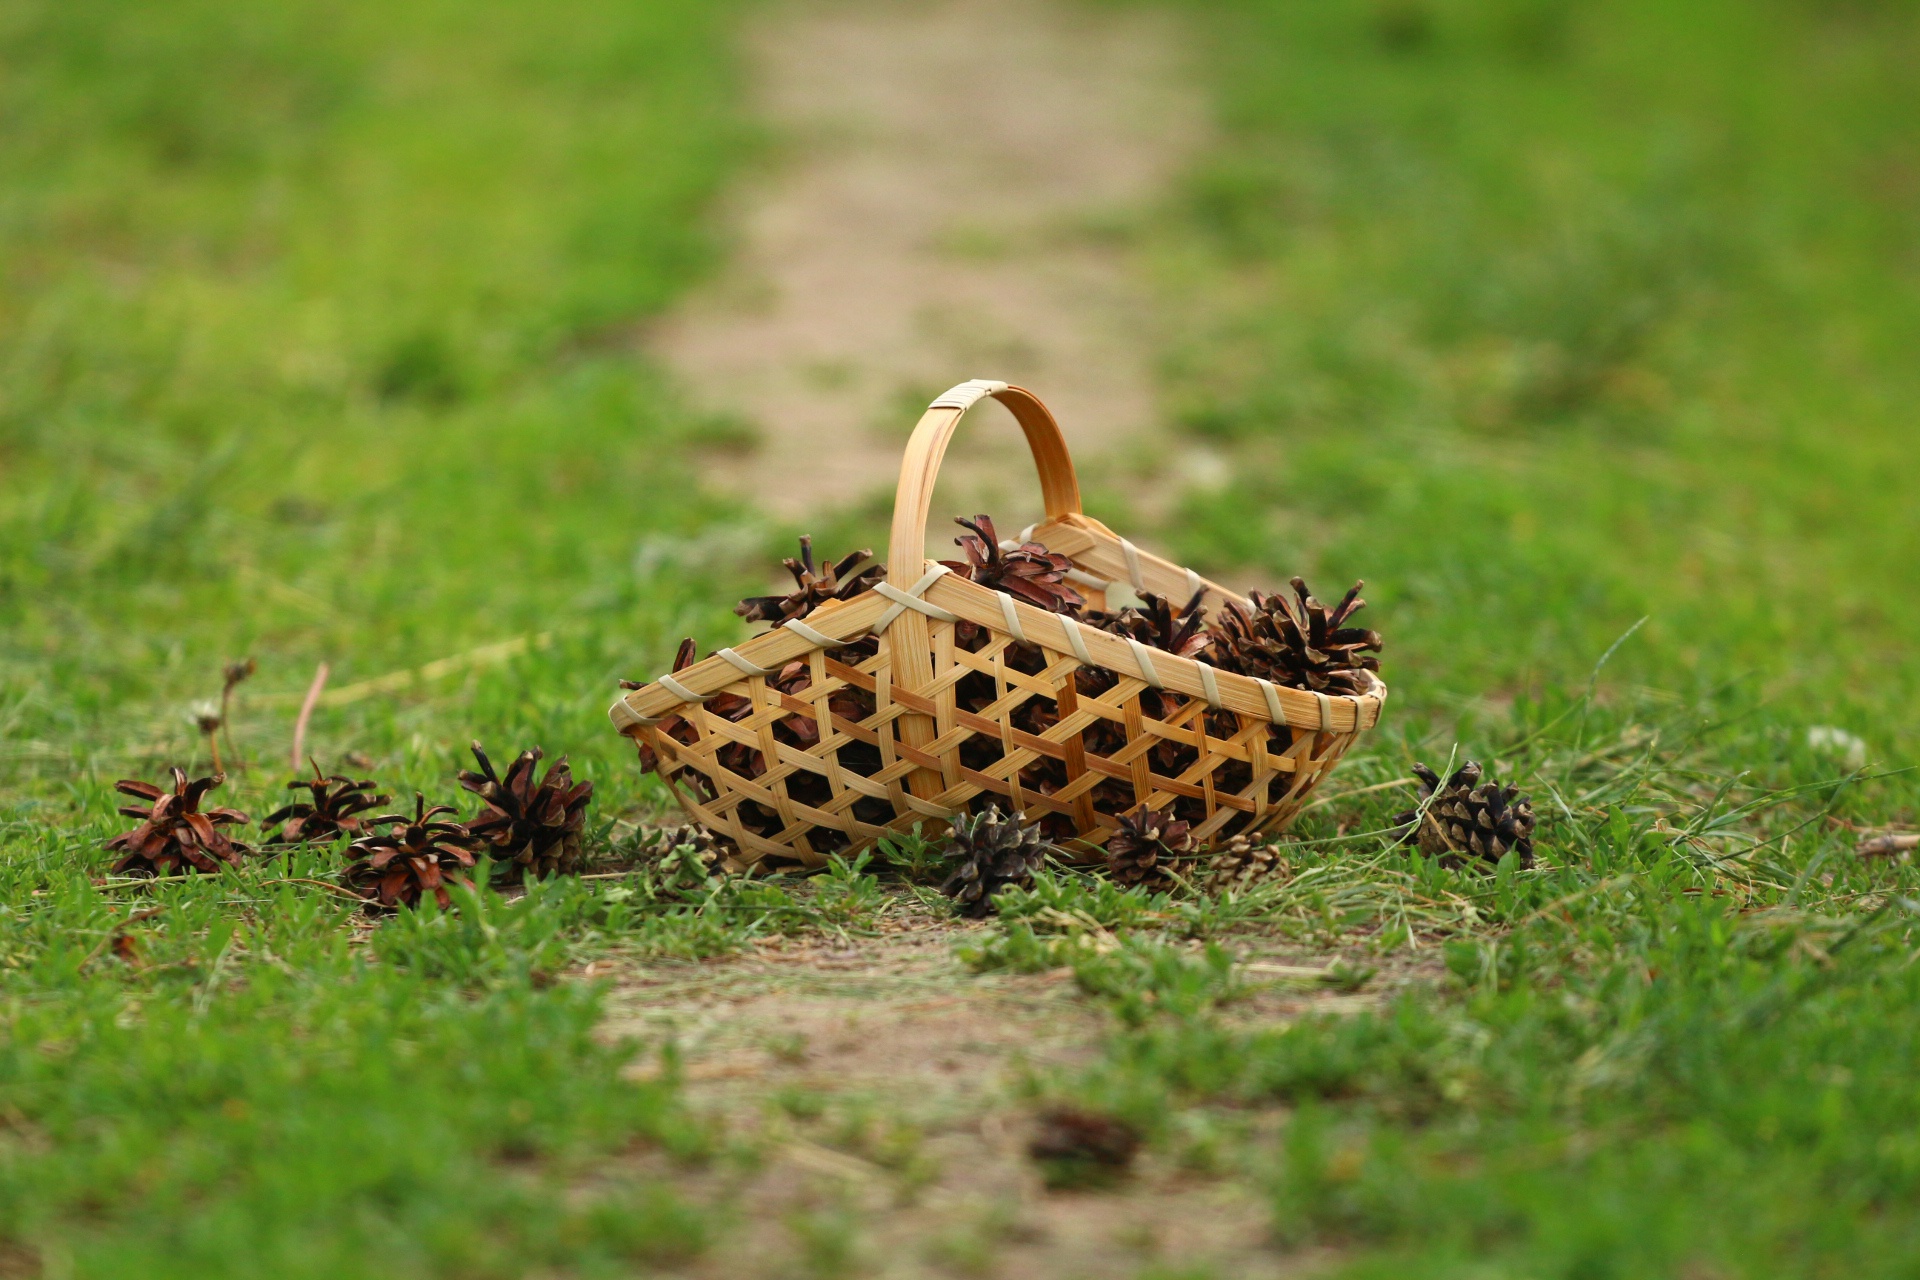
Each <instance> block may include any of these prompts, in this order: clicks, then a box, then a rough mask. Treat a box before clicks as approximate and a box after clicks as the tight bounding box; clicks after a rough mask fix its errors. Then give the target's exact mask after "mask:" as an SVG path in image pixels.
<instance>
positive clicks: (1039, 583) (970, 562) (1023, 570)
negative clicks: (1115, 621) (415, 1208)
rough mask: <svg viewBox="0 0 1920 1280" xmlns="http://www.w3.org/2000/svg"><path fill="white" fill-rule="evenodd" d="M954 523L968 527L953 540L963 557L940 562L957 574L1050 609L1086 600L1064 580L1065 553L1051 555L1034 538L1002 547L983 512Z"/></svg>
mask: <svg viewBox="0 0 1920 1280" xmlns="http://www.w3.org/2000/svg"><path fill="white" fill-rule="evenodd" d="M954 523H955V524H957V525H960V526H961V527H963V528H966V529H970V530H972V533H971V534H968V535H965V536H962V537H958V538H955V539H954V540H953V542H954V545H955V546H957V547H959V548H960V549H961V550H962V551H964V552H966V553H967V558H966V559H965V560H942V561H941V562H940V563H941V564H943V565H945V566H946V567H947V568H949V569H951V570H953V571H954V572H955V573H957V574H959V575H960V576H961V577H963V578H966V579H968V580H970V581H973V582H977V583H979V584H980V585H981V586H983V587H987V588H989V589H991V590H994V591H1004V592H1006V593H1007V594H1008V595H1010V596H1012V597H1013V598H1014V599H1016V600H1022V601H1025V602H1026V603H1027V604H1031V605H1037V606H1039V607H1040V608H1042V609H1046V610H1048V611H1049V612H1052V613H1074V612H1077V611H1078V610H1079V608H1080V607H1081V606H1082V605H1084V604H1085V603H1086V601H1085V600H1084V599H1082V598H1081V596H1080V593H1079V592H1078V591H1075V590H1074V589H1073V587H1072V585H1071V584H1070V583H1068V581H1067V572H1068V570H1070V569H1072V568H1073V561H1071V560H1069V559H1067V558H1066V557H1065V556H1062V555H1055V554H1054V553H1053V552H1051V551H1048V550H1047V549H1046V548H1045V547H1043V546H1041V545H1040V544H1039V543H1037V542H1023V543H1021V544H1020V545H1019V546H1017V547H1015V548H1014V549H1013V550H1011V551H1004V550H1002V549H1001V547H1000V538H999V535H998V534H996V533H995V532H994V529H993V521H992V519H991V518H989V517H987V516H984V515H978V516H975V517H974V518H973V519H971V520H967V519H963V518H956V519H955V520H954Z"/></svg>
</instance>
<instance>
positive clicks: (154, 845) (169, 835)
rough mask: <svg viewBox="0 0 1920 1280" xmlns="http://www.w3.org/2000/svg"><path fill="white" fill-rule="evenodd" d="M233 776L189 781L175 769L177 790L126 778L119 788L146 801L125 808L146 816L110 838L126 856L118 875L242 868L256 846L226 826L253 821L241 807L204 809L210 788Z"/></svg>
mask: <svg viewBox="0 0 1920 1280" xmlns="http://www.w3.org/2000/svg"><path fill="white" fill-rule="evenodd" d="M226 780H227V775H226V774H224V773H216V774H212V775H210V776H208V777H205V778H195V779H194V780H193V781H192V782H189V781H187V774H186V770H184V769H181V768H180V767H179V766H177V765H176V766H174V768H173V790H171V791H163V790H162V789H161V788H159V787H156V786H154V785H153V784H152V783H151V782H141V781H140V780H139V779H137V778H122V779H120V781H118V782H116V783H114V784H113V789H114V790H115V791H118V792H119V793H120V794H121V795H123V796H133V797H134V798H135V799H138V800H141V801H144V802H145V803H143V804H137V805H136V804H125V805H121V806H120V812H121V813H124V814H125V815H126V816H127V817H129V818H138V819H140V825H139V826H137V827H135V828H134V829H133V830H131V831H129V832H126V833H125V834H123V835H118V836H115V837H114V838H113V839H111V840H109V841H107V848H108V849H109V850H112V851H113V852H115V853H119V854H121V855H122V857H121V858H120V860H119V861H118V862H116V863H114V864H113V874H115V875H136V876H173V875H185V874H187V873H188V872H191V871H202V872H213V871H218V870H220V868H221V867H222V866H223V865H224V866H229V867H237V866H239V865H240V860H241V859H242V858H243V857H245V856H246V855H247V854H249V853H252V852H253V850H252V849H250V848H248V847H247V846H246V845H244V844H241V843H240V842H239V841H238V840H234V839H230V838H229V837H228V836H227V835H226V833H225V832H223V831H221V830H220V828H221V827H231V826H244V825H246V824H247V823H249V822H252V821H253V819H252V818H249V817H248V816H247V815H246V814H244V813H241V812H240V811H239V810H238V809H223V808H212V809H202V808H201V807H200V802H201V800H203V799H204V798H205V797H206V794H207V792H209V791H211V790H213V789H214V788H215V787H217V786H219V785H220V784H221V783H223V782H225V781H226Z"/></svg>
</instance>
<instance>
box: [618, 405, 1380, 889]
mask: <svg viewBox="0 0 1920 1280" xmlns="http://www.w3.org/2000/svg"><path fill="white" fill-rule="evenodd" d="M989 395H991V396H996V397H998V398H1000V399H1001V400H1002V401H1003V402H1006V403H1009V407H1010V408H1012V409H1013V410H1014V412H1015V416H1016V417H1017V418H1018V419H1019V421H1020V423H1021V425H1022V427H1023V428H1024V429H1026V431H1027V434H1028V438H1029V442H1030V443H1031V444H1032V445H1033V447H1034V454H1035V459H1036V462H1038V463H1039V464H1040V468H1041V475H1042V483H1043V490H1044V492H1045V494H1046V496H1047V500H1048V506H1049V516H1050V519H1049V520H1048V521H1047V522H1045V523H1043V524H1042V525H1040V526H1038V527H1037V528H1036V529H1034V530H1032V531H1030V535H1031V536H1032V537H1034V538H1035V539H1036V540H1038V541H1041V542H1043V543H1045V544H1046V545H1047V546H1048V547H1049V548H1050V549H1051V550H1054V551H1057V552H1059V553H1060V554H1062V555H1066V556H1068V557H1069V558H1070V559H1072V561H1073V562H1074V564H1075V566H1076V573H1075V575H1074V577H1075V580H1076V581H1079V582H1081V583H1082V584H1083V589H1084V590H1085V591H1086V592H1087V593H1088V594H1089V597H1090V600H1091V601H1093V602H1094V603H1096V605H1097V604H1098V603H1100V602H1101V601H1102V600H1103V594H1104V592H1105V591H1106V589H1107V588H1109V587H1111V586H1112V585H1113V582H1114V580H1115V579H1120V580H1125V581H1130V582H1131V583H1132V585H1133V586H1134V587H1135V589H1136V590H1152V591H1155V592H1158V593H1161V594H1169V595H1170V594H1173V593H1174V592H1180V593H1181V598H1183V599H1184V598H1186V596H1188V595H1190V594H1191V592H1192V591H1194V590H1204V591H1205V592H1206V593H1207V597H1208V598H1209V599H1210V600H1212V601H1214V602H1215V603H1217V602H1218V601H1220V600H1225V599H1238V598H1239V597H1237V596H1235V595H1233V594H1232V593H1230V592H1228V591H1226V590H1225V589H1224V588H1221V587H1219V586H1217V585H1215V584H1213V583H1210V582H1207V581H1206V580H1205V579H1204V578H1201V577H1200V576H1199V575H1198V574H1195V573H1194V572H1193V571H1192V570H1190V569H1186V568H1183V567H1180V566H1177V565H1173V564H1171V563H1169V562H1167V561H1165V560H1161V559H1159V558H1158V557H1155V556H1152V555H1150V554H1148V553H1146V552H1144V551H1141V550H1139V549H1138V548H1136V547H1135V546H1134V545H1133V544H1132V543H1130V542H1127V541H1126V540H1125V539H1123V538H1120V537H1118V536H1117V535H1115V534H1114V533H1113V532H1112V531H1111V530H1109V529H1107V528H1106V527H1105V526H1104V525H1102V524H1100V523H1099V522H1098V521H1095V520H1092V519H1089V518H1088V517H1086V516H1085V515H1083V514H1081V513H1080V511H1079V494H1078V488H1077V484H1076V483H1075V482H1074V481H1073V478H1072V469H1071V464H1070V463H1069V462H1067V461H1066V460H1065V458H1066V455H1065V446H1064V444H1063V443H1062V442H1061V441H1060V439H1059V436H1058V428H1057V426H1055V425H1054V424H1053V421H1052V418H1051V416H1050V415H1047V414H1046V411H1045V409H1044V407H1042V406H1040V405H1039V402H1038V401H1037V400H1035V399H1033V398H1032V397H1031V395H1030V393H1026V392H1022V391H1021V390H1020V389H1019V388H1009V387H1007V386H1006V385H1005V384H1003V383H974V384H962V385H961V387H957V388H955V389H954V391H952V392H949V393H948V394H947V396H945V397H942V399H941V400H937V401H935V402H934V406H933V408H931V409H930V410H929V411H928V414H927V416H926V417H925V418H923V419H922V420H921V425H920V427H919V428H918V429H916V432H915V437H914V441H913V442H912V443H911V444H910V445H909V452H908V460H907V465H906V466H905V467H903V470H902V479H901V497H900V505H899V507H898V508H897V509H896V516H895V530H894V546H893V548H892V550H891V555H890V569H891V570H892V571H893V572H892V573H891V574H890V578H891V580H890V581H888V582H883V583H880V584H879V585H878V586H876V587H875V588H873V589H872V590H870V591H867V592H863V593H862V594H860V595H858V596H856V597H854V598H852V599H850V600H845V601H838V602H834V603H830V604H828V605H825V606H823V607H822V608H820V609H818V610H816V611H815V612H814V613H812V614H810V615H808V617H807V618H806V619H805V620H796V621H790V622H788V623H786V624H784V625H783V626H782V627H779V628H776V629H774V630H772V631H769V632H767V633H766V634H764V635H760V636H756V637H755V638H753V639H752V640H749V641H746V642H744V643H743V644H741V645H740V646H739V647H738V648H737V649H733V648H729V649H722V650H720V651H719V652H718V653H716V654H714V655H713V656H712V657H709V658H706V659H704V660H702V661H701V662H698V663H695V664H694V665H692V666H690V667H688V668H686V669H684V670H682V671H679V672H677V673H675V674H674V675H671V676H663V677H661V678H660V679H659V680H657V681H655V682H654V683H653V684H651V685H648V686H646V687H645V688H643V689H638V690H635V691H633V692H631V693H628V694H626V695H624V696H623V697H622V698H621V699H620V700H619V701H618V702H616V703H615V704H614V706H613V709H612V712H611V715H612V718H613V721H614V723H615V725H616V726H618V727H619V728H620V730H621V732H623V733H626V734H628V735H629V736H631V737H633V738H634V739H635V740H636V741H637V742H638V743H639V744H640V746H641V750H642V754H643V755H650V756H652V757H653V760H654V763H655V767H657V768H658V770H659V772H660V774H661V776H662V777H663V778H665V779H666V780H667V782H668V784H669V785H670V786H671V787H672V789H673V791H674V793H675V794H676V796H678V798H679V799H680V801H681V803H682V804H683V805H684V807H685V808H686V809H687V811H688V812H689V814H691V815H692V816H693V817H694V818H695V819H696V820H698V821H699V822H701V823H703V824H705V825H706V826H707V827H709V828H711V829H712V830H713V831H714V832H715V833H716V834H717V835H720V836H723V837H725V838H726V839H729V840H731V841H732V842H733V843H734V844H735V845H736V846H737V848H738V850H739V855H738V858H737V861H739V862H741V863H753V862H758V861H761V860H763V859H771V860H774V861H775V862H784V863H796V862H797V863H799V864H802V865H806V866H818V865H820V864H822V863H824V862H825V861H826V860H827V858H828V856H829V855H831V854H834V853H851V852H853V851H856V850H858V849H859V848H861V847H863V846H865V845H868V844H870V843H872V842H873V841H874V840H876V839H878V838H879V837H881V836H883V835H885V834H886V833H887V832H889V831H899V830H905V829H907V828H910V827H912V826H913V825H914V824H916V823H923V824H926V825H927V826H928V827H929V828H932V829H936V830H937V829H938V828H939V827H940V826H942V825H944V824H945V822H946V821H947V820H948V819H950V818H951V817H952V816H954V815H956V814H958V813H962V812H966V811H968V810H969V809H972V808H977V807H981V806H983V805H984V804H986V803H987V802H988V801H990V800H991V801H994V802H997V803H998V804H1000V805H1001V806H1002V807H1003V808H1008V809H1011V810H1013V811H1015V812H1020V813H1024V814H1026V815H1027V817H1028V818H1029V819H1030V820H1033V821H1037V822H1040V823H1042V824H1043V826H1044V827H1045V829H1046V834H1047V836H1048V837H1049V838H1050V839H1052V840H1055V841H1056V842H1060V843H1062V844H1066V845H1068V846H1069V847H1078V848H1079V849H1081V850H1082V851H1084V852H1087V853H1089V854H1091V853H1093V852H1094V851H1095V849H1096V848H1097V846H1099V845H1101V844H1103V843H1104V842H1105V841H1106V839H1107V837H1108V835H1110V834H1111V833H1112V831H1113V830H1114V829H1115V827H1116V826H1117V825H1118V820H1119V818H1120V817H1121V815H1123V814H1126V813H1128V812H1130V811H1132V810H1133V809H1135V808H1137V807H1138V806H1140V805H1142V804H1145V805H1149V806H1151V807H1153V808H1155V809H1171V810H1172V811H1173V812H1174V814H1175V815H1176V816H1178V817H1180V818H1184V819H1186V820H1187V821H1189V822H1191V823H1192V824H1193V827H1194V830H1195V832H1196V834H1197V835H1198V836H1199V837H1200V838H1201V839H1203V840H1215V839H1218V838H1221V837H1224V836H1228V835H1232V834H1236V833H1240V832H1246V833H1256V832H1267V831H1273V830H1275V829H1277V828H1280V827H1282V826H1284V825H1285V824H1286V823H1287V822H1288V821H1290V820H1291V819H1292V818H1293V817H1294V816H1295V815H1296V814H1297V813H1298V812H1299V811H1300V809H1301V807H1302V806H1303V805H1304V803H1305V802H1306V799H1307V796H1308V794H1309V793H1310V792H1311V791H1312V790H1313V788H1314V787H1315V786H1316V785H1317V784H1318V783H1319V782H1320V780H1321V779H1322V778H1324V777H1325V776H1326V774H1327V771H1328V770H1329V769H1331V768H1332V767H1333V766H1334V764H1335V763H1337V762H1338V761H1339V759H1340V758H1341V756H1343V755H1344V754H1345V753H1346V751H1347V750H1348V749H1349V748H1350V747H1351V746H1352V745H1353V743H1354V741H1355V740H1356V739H1357V738H1358V737H1359V735H1360V734H1361V733H1362V732H1364V731H1365V730H1366V729H1368V728H1371V727H1372V726H1373V725H1374V724H1375V723H1376V722H1377V721H1378V718H1379V714H1380V708H1381V704H1382V701H1383V700H1384V698H1385V696H1386V687H1385V685H1382V684H1379V683H1378V682H1377V681H1376V682H1375V686H1374V688H1373V690H1372V691H1371V692H1370V693H1369V694H1368V695H1367V696H1364V697H1358V698H1350V697H1328V696H1326V695H1323V694H1316V693H1308V692H1302V691H1300V690H1297V689H1285V688H1277V687H1276V686H1274V685H1272V684H1270V683H1268V682H1266V681H1263V680H1253V679H1249V678H1247V677H1244V676H1240V675H1235V674H1233V673H1230V672H1224V671H1216V670H1215V669H1213V668H1212V667H1210V666H1207V665H1206V664H1204V663H1199V662H1195V661H1192V660H1190V659H1187V658H1181V657H1177V656H1175V655H1173V654H1171V653H1167V652H1164V651H1160V650H1153V649H1148V648H1146V647H1145V646H1143V645H1141V644H1139V643H1137V642H1135V641H1133V640H1129V639H1123V638H1121V637H1118V636H1114V635H1110V634H1108V633H1106V632H1103V631H1098V630H1095V629H1093V628H1091V627H1084V626H1081V625H1079V624H1078V623H1077V622H1076V621H1075V620H1074V619H1073V618H1071V617H1068V616H1065V615H1061V614H1054V613H1049V612H1047V611H1045V610H1041V609H1037V608H1035V607H1033V606H1032V605H1029V604H1026V603H1023V602H1021V601H1017V600H1015V599H1014V598H1013V597H1012V596H1010V595H1007V594H1005V593H1003V592H996V591H991V590H988V589H987V588H986V587H983V586H981V585H979V584H977V583H973V582H969V581H966V580H965V579H963V578H960V577H958V576H955V575H952V574H949V573H947V572H946V571H945V570H944V569H942V568H940V567H939V566H937V565H928V563H927V562H926V561H925V560H924V559H923V558H922V553H921V552H920V550H919V548H920V546H921V544H922V542H923V540H924V530H925V522H926V511H925V508H926V503H927V500H928V498H929V496H930V492H931V484H932V476H933V474H934V472H935V471H936V470H937V467H938V461H939V457H940V455H941V453H942V452H943V451H944V447H945V443H946V433H949V432H950V431H951V429H952V426H953V423H954V422H955V421H956V420H957V419H958V417H959V416H960V414H961V413H964V412H965V411H966V408H967V407H968V406H969V405H971V404H972V403H974V401H976V400H978V399H980V398H982V397H984V396H989ZM1023 536H1028V535H1023ZM909 565H911V566H912V570H913V573H912V577H911V578H910V579H909V576H908V575H907V574H904V573H902V572H900V570H901V569H902V568H903V567H904V566H909Z"/></svg>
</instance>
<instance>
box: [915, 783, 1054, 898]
mask: <svg viewBox="0 0 1920 1280" xmlns="http://www.w3.org/2000/svg"><path fill="white" fill-rule="evenodd" d="M1047 849H1048V844H1047V840H1046V837H1045V836H1042V835H1041V834H1040V828H1039V827H1038V826H1031V827H1029V826H1025V825H1023V815H1021V814H1018V813H1016V814H1011V815H1008V816H1004V817H1003V816H1002V815H1001V813H1000V808H999V806H998V805H992V804H990V805H988V806H987V807H986V810H985V812H982V813H968V814H962V815H961V816H960V817H957V818H955V819H954V820H953V835H952V837H951V838H950V839H949V840H948V842H947V850H946V852H947V856H948V857H949V858H953V859H957V860H958V863H957V865H956V866H955V867H954V869H953V874H952V875H950V876H948V877H947V881H946V883H945V884H943V885H941V886H940V892H942V893H944V894H946V895H947V896H948V897H949V898H952V899H953V902H954V909H955V910H957V911H958V912H959V913H960V914H961V915H963V916H971V917H973V918H974V919H976V920H977V919H980V918H982V917H984V916H986V915H989V914H991V913H992V911H993V897H994V895H995V894H997V893H999V892H1000V891H1001V890H1002V889H1005V888H1007V887H1008V886H1010V885H1017V886H1019V887H1020V888H1023V889H1025V888H1031V887H1032V885H1033V873H1034V872H1036V871H1038V870H1039V869H1040V866H1041V864H1042V863H1044V862H1045V861H1046V857H1047Z"/></svg>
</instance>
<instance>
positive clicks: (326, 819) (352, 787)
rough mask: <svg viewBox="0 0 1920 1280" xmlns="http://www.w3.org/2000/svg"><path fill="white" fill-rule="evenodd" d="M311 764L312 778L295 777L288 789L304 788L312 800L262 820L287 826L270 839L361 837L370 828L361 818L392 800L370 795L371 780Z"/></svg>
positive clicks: (296, 840) (264, 824) (285, 841)
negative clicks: (345, 775) (348, 775)
mask: <svg viewBox="0 0 1920 1280" xmlns="http://www.w3.org/2000/svg"><path fill="white" fill-rule="evenodd" d="M308 763H309V764H313V776H312V777H311V778H295V779H294V780H293V781H291V782H289V783H288V784H287V790H289V791H298V790H300V789H301V788H303V787H304V788H305V789H306V790H307V792H308V793H309V794H310V795H311V796H312V797H313V798H312V799H311V800H310V801H309V800H296V801H294V802H293V803H292V804H289V805H285V806H283V807H282V808H279V809H275V810H274V811H273V812H272V813H270V814H268V815H267V816H266V817H264V818H262V819H261V820H260V825H261V826H262V827H273V826H280V824H282V823H284V824H285V825H284V826H280V829H279V830H278V831H276V832H274V833H273V834H272V835H270V836H268V837H267V839H268V840H270V841H274V842H277V843H282V844H300V843H303V842H305V841H309V840H331V839H333V838H334V837H335V836H338V835H341V834H345V835H348V836H357V835H360V834H361V833H362V832H364V831H365V830H366V829H367V820H366V819H365V818H363V817H360V816H359V815H360V814H363V813H365V812H366V811H367V810H368V809H377V808H379V807H380V806H381V805H383V804H385V803H387V801H388V800H389V799H390V798H391V797H389V796H386V795H371V794H369V793H370V792H371V791H372V790H373V782H372V780H371V779H364V780H362V781H358V782H356V781H354V780H353V779H352V778H344V777H340V776H338V775H329V774H323V773H321V772H320V766H319V765H318V764H314V762H313V761H308Z"/></svg>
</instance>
